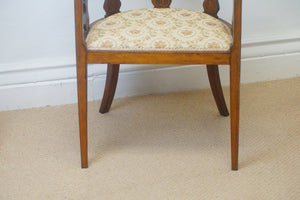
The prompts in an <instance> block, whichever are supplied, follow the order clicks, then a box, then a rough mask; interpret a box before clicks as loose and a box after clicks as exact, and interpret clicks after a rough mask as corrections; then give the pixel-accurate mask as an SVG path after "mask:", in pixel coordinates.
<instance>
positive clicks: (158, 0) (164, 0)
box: [152, 0, 172, 8]
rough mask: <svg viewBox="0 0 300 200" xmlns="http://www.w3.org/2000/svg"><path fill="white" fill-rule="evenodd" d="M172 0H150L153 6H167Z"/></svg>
mask: <svg viewBox="0 0 300 200" xmlns="http://www.w3.org/2000/svg"><path fill="white" fill-rule="evenodd" d="M171 3H172V0H152V4H153V5H154V7H155V8H169V7H170V5H171Z"/></svg>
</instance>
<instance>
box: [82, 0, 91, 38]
mask: <svg viewBox="0 0 300 200" xmlns="http://www.w3.org/2000/svg"><path fill="white" fill-rule="evenodd" d="M82 12H83V16H82V17H83V32H84V36H85V37H86V36H87V34H88V32H89V30H90V17H89V9H88V0H83V1H82Z"/></svg>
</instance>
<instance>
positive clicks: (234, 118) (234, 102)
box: [230, 58, 241, 170]
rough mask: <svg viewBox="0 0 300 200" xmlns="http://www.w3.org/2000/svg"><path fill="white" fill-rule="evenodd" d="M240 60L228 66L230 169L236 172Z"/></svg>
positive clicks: (234, 60)
mask: <svg viewBox="0 0 300 200" xmlns="http://www.w3.org/2000/svg"><path fill="white" fill-rule="evenodd" d="M240 74H241V69H240V60H239V59H234V58H232V61H231V66H230V115H231V169H232V170H238V152H239V151H238V150H239V108H240Z"/></svg>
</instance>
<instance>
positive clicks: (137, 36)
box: [86, 8, 233, 52]
mask: <svg viewBox="0 0 300 200" xmlns="http://www.w3.org/2000/svg"><path fill="white" fill-rule="evenodd" d="M232 41H233V39H232V34H231V31H230V29H229V28H228V26H227V25H226V24H224V23H223V22H222V21H220V20H218V19H216V18H214V17H212V16H210V15H208V14H205V13H202V12H198V11H192V10H185V9H174V8H152V9H139V10H131V11H125V12H121V13H118V14H115V15H112V16H110V17H108V18H105V19H103V20H100V21H98V22H96V23H95V24H94V25H93V26H92V27H91V29H90V31H89V33H88V36H87V38H86V43H87V48H88V50H95V51H97V50H112V51H114V50H115V51H123V50H124V51H143V50H153V51H221V52H227V51H230V48H231V46H232Z"/></svg>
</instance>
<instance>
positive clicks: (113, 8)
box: [103, 0, 121, 17]
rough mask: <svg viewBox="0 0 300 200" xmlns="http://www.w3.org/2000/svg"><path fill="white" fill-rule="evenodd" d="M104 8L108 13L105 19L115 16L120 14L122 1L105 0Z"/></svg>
mask: <svg viewBox="0 0 300 200" xmlns="http://www.w3.org/2000/svg"><path fill="white" fill-rule="evenodd" d="M103 7H104V10H105V12H106V15H105V17H109V16H111V15H113V14H116V13H118V12H120V8H121V1H120V0H105V2H104V6H103Z"/></svg>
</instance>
